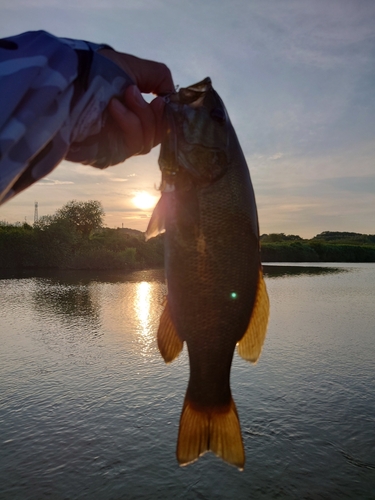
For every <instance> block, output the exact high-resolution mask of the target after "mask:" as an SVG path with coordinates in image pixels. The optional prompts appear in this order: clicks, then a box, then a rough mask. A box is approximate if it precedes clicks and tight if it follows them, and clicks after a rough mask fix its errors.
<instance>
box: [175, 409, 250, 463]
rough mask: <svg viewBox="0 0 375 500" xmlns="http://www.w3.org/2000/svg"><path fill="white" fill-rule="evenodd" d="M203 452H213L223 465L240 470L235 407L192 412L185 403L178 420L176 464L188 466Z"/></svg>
mask: <svg viewBox="0 0 375 500" xmlns="http://www.w3.org/2000/svg"><path fill="white" fill-rule="evenodd" d="M206 451H212V452H213V453H215V454H216V455H217V456H219V457H221V458H222V459H223V460H225V461H226V462H228V463H230V464H232V465H235V466H236V467H238V468H239V469H241V470H242V469H243V466H244V463H245V452H244V447H243V442H242V436H241V427H240V422H239V420H238V414H237V409H236V405H235V404H234V401H233V399H232V400H231V402H230V404H229V405H228V406H225V407H223V408H217V409H207V408H199V409H198V408H194V407H193V406H192V404H191V402H190V401H189V400H188V399H185V402H184V407H183V409H182V414H181V419H180V430H179V433H178V442H177V460H178V461H179V463H180V465H188V464H189V463H191V462H194V461H195V460H197V459H198V458H199V457H200V456H201V455H203V454H204V453H206Z"/></svg>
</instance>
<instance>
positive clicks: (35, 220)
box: [34, 201, 39, 224]
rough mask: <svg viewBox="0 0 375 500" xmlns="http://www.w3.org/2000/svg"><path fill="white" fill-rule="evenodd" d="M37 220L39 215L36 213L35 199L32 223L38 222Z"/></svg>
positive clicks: (36, 203)
mask: <svg viewBox="0 0 375 500" xmlns="http://www.w3.org/2000/svg"><path fill="white" fill-rule="evenodd" d="M38 220H39V215H38V202H37V201H36V202H35V203H34V224H35V223H36V222H38Z"/></svg>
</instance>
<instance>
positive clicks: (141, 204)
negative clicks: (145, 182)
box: [132, 191, 157, 210]
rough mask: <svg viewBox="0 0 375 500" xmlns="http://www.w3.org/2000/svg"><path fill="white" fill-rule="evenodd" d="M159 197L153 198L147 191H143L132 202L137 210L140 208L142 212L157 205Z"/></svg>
mask: <svg viewBox="0 0 375 500" xmlns="http://www.w3.org/2000/svg"><path fill="white" fill-rule="evenodd" d="M156 201H157V197H156V196H152V195H151V194H149V193H147V192H146V191H142V192H140V193H137V194H136V195H135V196H134V198H133V199H132V202H133V203H134V205H135V206H136V207H137V208H140V209H141V210H149V209H150V208H153V207H154V206H155V205H156Z"/></svg>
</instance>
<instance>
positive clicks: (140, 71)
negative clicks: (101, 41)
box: [99, 49, 174, 157]
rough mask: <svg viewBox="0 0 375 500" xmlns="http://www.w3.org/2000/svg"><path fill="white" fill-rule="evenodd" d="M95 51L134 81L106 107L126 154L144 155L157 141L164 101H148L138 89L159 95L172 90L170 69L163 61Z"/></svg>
mask: <svg viewBox="0 0 375 500" xmlns="http://www.w3.org/2000/svg"><path fill="white" fill-rule="evenodd" d="M99 53H100V54H101V55H103V56H105V57H108V59H111V60H112V61H113V62H115V63H116V64H117V65H118V66H120V67H121V68H122V69H123V70H124V71H125V72H126V73H127V74H128V75H129V76H130V77H131V78H132V79H133V81H134V82H135V85H130V86H129V87H127V88H126V90H125V92H124V95H123V96H122V99H121V100H120V99H118V98H113V99H112V100H111V102H110V103H109V107H108V109H109V112H110V114H111V116H112V118H113V119H114V120H115V122H116V123H117V125H118V126H119V127H120V128H121V130H122V131H123V133H124V144H125V146H126V148H127V150H128V156H129V157H130V156H133V155H139V154H146V153H148V152H149V151H150V150H151V149H152V148H153V147H154V146H156V145H157V144H159V143H160V141H161V136H162V116H163V109H164V100H163V98H162V97H156V98H155V99H154V100H153V101H151V103H150V104H149V103H147V102H146V101H145V100H144V99H143V97H142V94H141V92H143V93H153V94H157V95H159V96H160V95H163V94H169V93H171V92H173V91H174V84H173V79H172V76H171V72H170V70H169V69H168V67H167V66H166V65H165V64H162V63H158V62H154V61H148V60H146V59H140V58H138V57H135V56H131V55H129V54H122V53H120V52H115V51H113V50H110V49H102V50H100V51H99Z"/></svg>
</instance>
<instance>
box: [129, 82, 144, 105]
mask: <svg viewBox="0 0 375 500" xmlns="http://www.w3.org/2000/svg"><path fill="white" fill-rule="evenodd" d="M131 91H132V94H133V98H134V101H135V103H136V104H137V105H138V106H140V107H141V108H145V107H146V106H147V102H146V101H145V100H144V99H143V97H142V94H141V93H140V91H139V89H138V87H137V86H136V85H132V89H131Z"/></svg>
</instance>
